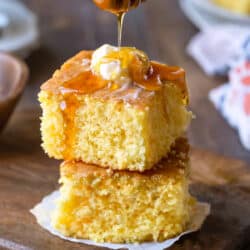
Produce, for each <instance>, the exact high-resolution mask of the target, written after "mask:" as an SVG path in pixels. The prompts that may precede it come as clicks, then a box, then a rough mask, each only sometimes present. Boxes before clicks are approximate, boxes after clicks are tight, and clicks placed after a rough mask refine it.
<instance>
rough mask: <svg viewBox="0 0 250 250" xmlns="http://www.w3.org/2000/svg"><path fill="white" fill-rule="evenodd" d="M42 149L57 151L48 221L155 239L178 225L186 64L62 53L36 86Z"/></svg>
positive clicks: (182, 221) (114, 237)
mask: <svg viewBox="0 0 250 250" xmlns="http://www.w3.org/2000/svg"><path fill="white" fill-rule="evenodd" d="M39 100H40V102H41V106H42V110H43V116H42V123H41V132H42V139H43V148H44V150H45V151H46V152H47V153H48V155H49V156H50V157H54V158H56V159H63V160H64V162H63V163H62V165H61V167H60V175H61V177H60V183H61V188H60V198H59V200H58V201H57V206H56V210H55V211H54V212H53V215H52V223H53V226H54V227H55V228H56V229H57V230H58V231H59V232H61V233H62V234H63V235H65V236H70V237H76V238H84V239H91V240H94V241H97V242H114V243H118V242H119V243H124V242H126V243H128V242H143V241H163V240H165V239H167V238H170V237H172V236H175V235H177V234H179V233H181V232H183V231H184V230H185V229H186V226H187V223H188V222H189V219H190V212H191V210H192V205H193V204H194V199H193V198H192V197H191V196H190V195H189V192H188V179H187V177H188V168H189V145H188V142H187V140H186V139H185V138H183V137H182V136H183V133H184V132H185V130H186V128H187V126H188V125H189V123H190V120H191V116H192V115H191V112H189V111H188V110H187V107H186V106H187V104H188V91H187V87H186V82H185V72H184V71H183V69H181V68H179V67H170V66H167V65H164V64H160V63H157V62H154V61H150V60H149V59H148V57H147V56H146V55H145V53H143V52H142V51H139V50H137V49H135V48H125V47H121V48H116V47H112V46H110V45H104V46H102V47H100V48H99V49H97V50H96V51H82V52H80V53H79V54H77V55H76V56H74V57H73V58H71V59H70V60H68V61H67V62H66V63H65V64H64V65H63V66H62V67H61V69H59V70H57V71H56V72H55V73H54V75H53V77H52V78H51V79H50V80H48V81H47V82H46V83H45V84H44V85H43V86H42V88H41V92H40V94H39Z"/></svg>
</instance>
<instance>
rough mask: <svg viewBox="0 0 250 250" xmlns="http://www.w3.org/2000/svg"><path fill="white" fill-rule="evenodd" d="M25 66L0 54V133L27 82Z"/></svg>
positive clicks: (11, 57)
mask: <svg viewBox="0 0 250 250" xmlns="http://www.w3.org/2000/svg"><path fill="white" fill-rule="evenodd" d="M28 75H29V70H28V67H27V65H26V64H25V63H24V62H22V61H20V60H19V59H17V58H15V57H14V56H12V55H9V54H6V53H0V132H1V131H2V129H3V128H4V126H5V125H6V123H7V121H8V119H9V117H10V115H11V114H12V112H13V110H14V108H15V106H16V104H17V101H18V100H19V97H20V96H21V94H22V92H23V90H24V87H25V85H26V82H27V80H28Z"/></svg>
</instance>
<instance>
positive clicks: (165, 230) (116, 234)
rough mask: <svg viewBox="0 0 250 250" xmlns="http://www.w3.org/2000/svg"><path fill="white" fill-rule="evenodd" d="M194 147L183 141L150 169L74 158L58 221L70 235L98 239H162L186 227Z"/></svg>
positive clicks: (65, 169) (64, 170)
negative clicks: (121, 168) (108, 166)
mask: <svg viewBox="0 0 250 250" xmlns="http://www.w3.org/2000/svg"><path fill="white" fill-rule="evenodd" d="M188 152H189V147H188V143H187V141H186V140H185V139H179V140H178V141H177V143H176V145H175V146H174V147H173V148H172V151H171V153H170V154H169V155H168V157H167V158H166V159H164V160H162V161H161V162H160V163H159V164H158V165H157V166H156V167H155V168H154V169H153V170H148V171H146V172H144V173H138V172H129V171H114V170H109V169H104V168H100V167H97V166H93V165H88V164H85V163H82V162H74V161H68V162H64V163H63V164H62V165H61V178H60V183H61V184H62V186H61V189H60V192H61V196H60V198H59V200H58V201H57V206H56V210H55V211H54V213H53V214H52V224H53V226H54V227H55V228H56V229H57V230H58V231H60V232H61V233H62V234H63V235H65V236H70V237H76V238H84V239H91V240H93V241H96V242H113V243H124V242H126V243H128V242H142V241H162V240H165V239H167V238H170V237H173V236H175V235H177V234H179V233H181V232H183V231H184V230H185V228H186V225H187V223H188V221H189V219H190V211H191V207H192V203H194V200H193V199H192V198H191V196H190V195H189V192H188V180H187V174H188V164H189V157H188Z"/></svg>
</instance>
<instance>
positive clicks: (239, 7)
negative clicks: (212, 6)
mask: <svg viewBox="0 0 250 250" xmlns="http://www.w3.org/2000/svg"><path fill="white" fill-rule="evenodd" d="M213 1H214V3H216V4H218V5H219V6H221V7H223V8H226V9H229V10H231V11H234V12H238V13H240V14H250V0H213Z"/></svg>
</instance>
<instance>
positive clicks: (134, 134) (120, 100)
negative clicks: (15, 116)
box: [39, 51, 192, 172]
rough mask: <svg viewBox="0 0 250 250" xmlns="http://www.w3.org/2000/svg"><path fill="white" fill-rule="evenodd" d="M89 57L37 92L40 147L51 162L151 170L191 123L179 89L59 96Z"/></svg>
mask: <svg viewBox="0 0 250 250" xmlns="http://www.w3.org/2000/svg"><path fill="white" fill-rule="evenodd" d="M88 53H91V52H87V51H82V52H80V53H79V54H77V55H76V56H75V57H73V58H72V59H70V60H69V61H67V62H66V63H65V64H64V65H63V66H62V68H61V69H60V70H57V71H56V72H55V74H54V75H53V77H52V78H51V79H50V80H49V81H48V82H47V83H45V84H44V85H43V86H42V90H41V92H40V93H39V101H40V103H41V107H42V110H43V115H42V118H41V133H42V141H43V143H42V147H43V148H44V150H45V152H46V153H47V154H48V155H49V156H50V157H53V158H56V159H63V160H81V161H84V162H86V163H89V164H96V165H99V166H101V167H110V168H112V169H117V170H131V171H140V172H143V171H145V170H147V169H151V168H153V166H154V164H156V163H157V162H158V161H159V160H161V159H162V157H164V156H165V155H166V154H167V153H168V152H169V150H170V147H171V145H172V144H173V143H174V142H175V140H176V138H178V137H180V136H182V134H183V133H184V131H185V130H186V128H187V126H188V125H189V123H190V120H191V117H192V115H191V112H189V111H188V110H187V108H186V105H185V103H184V102H183V89H181V88H180V87H178V86H177V85H174V84H172V83H167V84H166V85H164V87H162V89H161V90H159V91H156V92H154V91H147V90H145V89H138V88H135V87H133V86H130V87H128V88H127V89H124V90H122V91H121V90H117V91H111V90H110V89H107V88H104V89H101V90H98V91H96V92H93V93H91V94H79V93H62V92H60V91H59V89H60V86H61V84H62V83H63V82H64V81H67V80H69V79H71V78H72V77H75V76H76V75H77V74H79V72H80V71H81V70H82V67H83V66H82V60H83V59H84V58H85V56H86V54H87V55H88ZM83 84H84V83H83ZM138 91H139V92H138ZM135 94H136V97H135V96H134V95H135ZM137 94H138V96H137ZM72 100H73V101H72ZM69 110H70V111H69Z"/></svg>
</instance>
